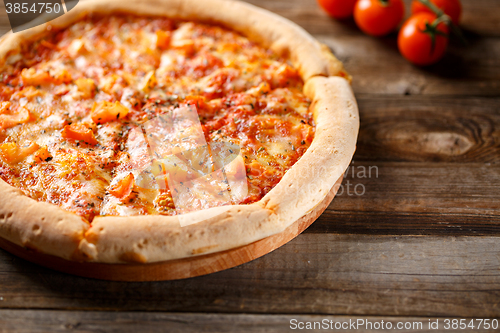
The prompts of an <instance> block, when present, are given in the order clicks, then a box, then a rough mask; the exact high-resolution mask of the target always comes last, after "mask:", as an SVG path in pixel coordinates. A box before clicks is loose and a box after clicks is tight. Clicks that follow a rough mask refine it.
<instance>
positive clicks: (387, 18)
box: [354, 0, 405, 36]
mask: <svg viewBox="0 0 500 333" xmlns="http://www.w3.org/2000/svg"><path fill="white" fill-rule="evenodd" d="M404 14H405V6H404V4H403V1H401V0H359V1H358V2H357V3H356V6H354V20H355V21H356V24H357V25H358V27H359V28H360V29H361V30H363V31H364V32H365V33H367V34H369V35H372V36H384V35H387V34H388V33H390V32H391V31H393V30H395V29H396V28H397V26H398V25H399V23H401V20H402V19H403V17H404Z"/></svg>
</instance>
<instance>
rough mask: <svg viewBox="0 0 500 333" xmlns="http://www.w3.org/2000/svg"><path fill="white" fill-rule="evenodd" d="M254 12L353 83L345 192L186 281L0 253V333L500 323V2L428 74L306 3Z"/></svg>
mask: <svg viewBox="0 0 500 333" xmlns="http://www.w3.org/2000/svg"><path fill="white" fill-rule="evenodd" d="M250 2H252V3H254V4H256V5H258V6H261V7H264V8H266V9H269V10H271V11H273V12H276V13H278V14H280V15H282V16H284V17H287V18H289V19H291V20H292V21H295V22H296V23H298V24H299V25H301V26H302V27H304V28H305V29H306V30H307V31H309V32H310V33H311V34H313V35H314V36H315V37H316V38H318V39H319V40H320V41H322V42H324V43H326V44H328V45H329V46H330V47H331V48H332V50H333V51H334V52H335V54H336V55H337V56H338V57H339V58H340V59H341V60H342V61H344V63H345V65H346V67H347V70H348V71H349V72H350V73H352V75H353V76H354V81H353V87H354V90H355V93H356V96H357V99H358V102H359V107H360V113H361V130H360V135H359V144H358V150H357V152H356V155H355V157H354V162H353V164H352V167H351V169H350V172H348V176H347V177H346V179H345V180H344V193H342V194H341V195H339V196H338V197H337V198H336V199H335V200H334V201H333V203H332V204H331V205H330V207H329V208H328V209H327V211H326V212H325V213H324V214H323V215H322V216H321V217H320V218H319V220H317V221H316V222H315V223H314V224H313V225H312V226H311V227H310V228H309V229H308V230H306V232H304V233H303V234H302V235H301V236H299V237H298V238H296V239H295V240H293V241H292V242H290V243H288V244H287V245H285V246H283V247H282V248H280V249H278V250H276V251H274V252H273V253H271V254H268V255H266V256H264V257H263V258H260V259H258V260H255V261H253V262H250V263H248V264H245V265H242V266H240V267H236V268H234V269H231V270H228V271H224V272H220V273H216V274H212V275H209V276H204V277H199V278H193V279H189V280H183V281H173V282H155V283H121V282H105V281H98V280H92V279H85V278H78V277H74V276H69V275H65V274H62V273H57V272H54V271H51V270H48V269H44V268H41V267H38V266H36V265H33V264H30V263H27V262H25V261H23V260H21V259H18V258H16V257H14V256H12V255H10V254H8V253H6V252H4V251H1V250H0V331H1V332H3V331H17V332H24V331H44V332H45V331H51V332H58V331H66V330H68V329H75V331H88V330H93V329H98V328H101V329H103V330H105V331H116V332H137V331H144V330H153V329H156V330H158V329H167V328H168V329H170V330H172V331H175V332H200V331H207V332H263V331H268V332H282V331H290V320H291V319H294V318H295V319H297V320H299V321H311V320H322V319H324V318H326V319H328V320H333V321H349V319H351V320H357V319H365V320H370V321H372V322H375V321H381V320H384V321H385V322H387V321H389V322H391V323H396V322H398V321H399V322H422V323H423V328H424V330H426V329H427V328H428V321H429V319H430V318H433V319H432V320H435V319H436V318H437V319H439V320H440V327H441V329H443V323H444V319H445V318H451V317H467V318H485V317H486V318H495V317H496V318H497V319H500V270H499V269H500V238H499V235H500V38H499V37H500V1H497V0H462V2H463V7H464V15H463V28H464V30H465V33H466V35H467V38H468V40H469V42H470V45H469V46H468V47H463V46H460V45H452V46H451V48H450V50H449V52H448V54H447V56H446V57H445V58H444V60H443V61H441V62H440V63H439V64H437V65H434V66H431V67H429V68H425V69H421V68H416V67H414V66H412V65H410V64H409V63H407V62H406V61H405V60H404V59H403V58H402V57H401V56H400V55H399V53H398V51H397V47H396V39H395V35H393V36H390V37H387V38H382V39H375V38H371V37H368V36H365V35H363V34H362V33H361V32H359V31H358V30H357V29H356V27H355V26H354V24H353V23H352V22H350V21H348V22H343V23H339V22H337V21H334V20H331V19H329V18H328V17H327V16H326V15H325V14H323V12H322V11H321V10H320V9H319V8H318V7H317V5H316V3H315V1H314V0H276V1H269V0H251V1H250ZM2 8H3V6H2ZM0 19H1V21H0V26H1V27H2V31H1V32H2V33H3V32H5V31H6V30H7V19H6V16H5V13H4V14H3V15H1V17H0ZM370 167H371V169H370ZM368 170H371V176H370V175H369V174H368ZM353 171H354V174H353ZM363 171H365V173H363ZM347 182H349V187H348V183H347ZM348 190H350V191H349V192H348ZM355 190H357V193H356V192H354V191H355ZM362 192H363V193H362ZM359 194H362V195H359ZM362 331H370V330H365V329H363V330H362ZM380 331H381V330H378V331H377V332H380ZM408 331H411V330H408ZM480 331H481V330H477V329H476V330H474V332H480ZM433 332H435V330H433Z"/></svg>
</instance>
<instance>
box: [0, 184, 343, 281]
mask: <svg viewBox="0 0 500 333" xmlns="http://www.w3.org/2000/svg"><path fill="white" fill-rule="evenodd" d="M342 179H343V175H342V176H341V177H340V178H339V179H338V180H337V182H336V183H335V185H334V186H333V188H332V189H331V190H330V192H329V193H328V195H327V196H326V197H325V199H323V201H322V202H321V203H320V204H319V205H317V206H316V207H315V208H314V209H313V210H312V211H311V212H309V213H308V214H306V215H304V216H303V217H301V218H300V219H298V220H297V221H295V222H294V223H293V224H292V225H291V226H289V227H288V228H287V229H285V230H284V231H283V232H281V233H279V234H276V235H273V236H269V237H267V238H264V239H261V240H259V241H256V242H254V243H251V244H248V245H245V246H241V247H238V248H235V249H231V250H227V251H222V252H216V253H211V254H206V255H202V256H196V257H190V258H184V259H176V260H168V261H161V262H155V263H150V264H103V263H90V262H75V261H69V260H65V259H62V258H59V257H55V256H52V255H47V254H43V253H39V252H35V251H32V250H29V249H26V248H24V247H22V246H19V245H17V244H14V243H12V242H10V241H7V240H5V239H3V238H1V237H0V248H2V249H4V250H6V251H8V252H10V253H12V254H14V255H16V256H18V257H20V258H23V259H25V260H27V261H30V262H32V263H35V264H38V265H41V266H45V267H48V268H51V269H54V270H56V271H60V272H64V273H69V274H73V275H78V276H83V277H89V278H94V279H102V280H113V281H163V280H177V279H185V278H190V277H194V276H200V275H206V274H210V273H215V272H218V271H222V270H225V269H228V268H231V267H235V266H238V265H241V264H244V263H246V262H249V261H251V260H254V259H257V258H259V257H261V256H263V255H265V254H267V253H269V252H271V251H274V250H276V249H277V248H278V247H280V246H282V245H284V244H286V243H288V242H289V241H291V240H292V239H294V238H295V237H296V236H298V235H299V234H300V233H301V232H303V231H304V230H305V229H307V227H309V226H310V225H311V224H312V223H313V222H314V221H315V220H316V219H317V218H318V217H319V216H320V215H321V213H323V211H324V210H325V209H326V207H328V205H329V204H330V202H331V201H332V200H333V198H334V197H335V194H336V193H337V190H338V189H339V187H340V184H341V183H342Z"/></svg>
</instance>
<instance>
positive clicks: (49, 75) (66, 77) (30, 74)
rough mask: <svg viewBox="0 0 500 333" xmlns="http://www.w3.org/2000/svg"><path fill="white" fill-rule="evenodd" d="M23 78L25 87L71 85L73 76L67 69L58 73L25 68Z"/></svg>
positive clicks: (22, 73)
mask: <svg viewBox="0 0 500 333" xmlns="http://www.w3.org/2000/svg"><path fill="white" fill-rule="evenodd" d="M21 78H22V79H23V83H24V84H25V85H32V86H38V85H44V84H50V83H54V84H61V83H70V82H71V81H72V78H71V74H70V73H69V72H68V71H67V70H66V69H61V70H58V71H49V70H41V69H38V70H37V69H34V68H25V69H23V70H22V72H21Z"/></svg>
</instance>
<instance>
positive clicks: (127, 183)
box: [108, 173, 135, 201]
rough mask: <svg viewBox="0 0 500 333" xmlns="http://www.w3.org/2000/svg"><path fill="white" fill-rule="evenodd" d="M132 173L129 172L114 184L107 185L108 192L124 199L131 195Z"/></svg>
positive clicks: (132, 187) (132, 186)
mask: <svg viewBox="0 0 500 333" xmlns="http://www.w3.org/2000/svg"><path fill="white" fill-rule="evenodd" d="M134 180H135V179H134V175H133V174H132V173H129V174H128V175H127V176H125V177H123V178H122V179H120V180H119V181H118V182H117V183H116V184H114V185H112V186H110V187H109V189H108V192H109V193H110V194H111V195H113V196H115V197H117V198H118V199H120V200H121V201H125V200H127V199H130V198H131V197H132V194H133V193H132V190H133V189H134V183H135V181H134Z"/></svg>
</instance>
